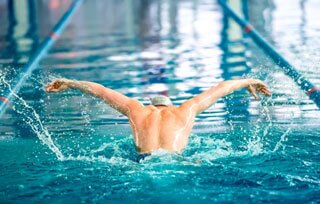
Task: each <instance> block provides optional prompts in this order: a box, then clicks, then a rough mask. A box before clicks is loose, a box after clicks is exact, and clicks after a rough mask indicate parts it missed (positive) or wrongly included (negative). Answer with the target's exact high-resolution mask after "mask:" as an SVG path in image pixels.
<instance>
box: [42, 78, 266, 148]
mask: <svg viewBox="0 0 320 204" xmlns="http://www.w3.org/2000/svg"><path fill="white" fill-rule="evenodd" d="M241 88H247V90H248V91H249V92H250V93H251V94H252V95H253V96H254V98H255V99H258V96H257V92H259V93H262V94H264V95H266V96H270V94H271V93H270V91H269V89H268V87H267V86H266V85H265V84H264V83H263V82H262V81H260V80H257V79H240V80H229V81H224V82H221V83H219V84H218V85H217V86H215V87H212V88H210V89H209V90H207V91H204V92H202V93H200V94H199V95H196V96H195V97H193V98H191V99H189V100H187V101H185V102H184V103H183V104H181V105H180V106H153V105H149V106H144V105H143V104H142V103H140V102H139V101H138V100H136V99H133V98H129V97H127V96H125V95H123V94H121V93H119V92H117V91H114V90H112V89H109V88H106V87H104V86H102V85H100V84H97V83H93V82H88V81H76V80H69V79H56V80H54V81H52V82H51V83H49V84H48V85H47V86H46V91H47V92H60V91H64V90H67V89H78V90H81V91H83V92H85V93H88V94H90V95H92V96H95V97H97V98H100V99H102V100H104V101H105V102H106V103H107V104H108V105H110V106H111V107H112V108H114V109H116V110H118V111H119V112H120V113H122V114H123V115H125V116H127V117H128V119H129V121H130V126H131V129H132V131H133V136H134V142H135V146H136V149H137V151H138V152H139V153H152V152H153V151H155V150H158V149H165V150H167V151H170V152H178V153H180V152H181V151H182V150H183V149H184V148H185V147H186V145H187V144H188V138H189V135H190V132H191V130H192V127H193V125H194V121H195V117H196V116H197V115H198V114H199V113H201V112H202V111H204V110H206V109H207V108H209V107H210V106H211V105H213V104H214V103H215V102H216V101H217V100H218V99H219V98H221V97H223V96H225V95H227V94H229V93H231V92H233V91H234V90H237V89H241Z"/></svg>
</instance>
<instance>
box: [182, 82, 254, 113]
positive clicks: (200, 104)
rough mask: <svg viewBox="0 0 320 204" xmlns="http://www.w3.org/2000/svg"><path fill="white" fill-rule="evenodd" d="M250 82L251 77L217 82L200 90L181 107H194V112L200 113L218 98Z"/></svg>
mask: <svg viewBox="0 0 320 204" xmlns="http://www.w3.org/2000/svg"><path fill="white" fill-rule="evenodd" d="M250 83H251V79H240V80H228V81H223V82H221V83H219V84H218V85H217V86H214V87H212V88H210V89H209V90H207V91H204V92H202V93H201V94H199V95H197V96H196V97H194V98H193V99H190V100H188V101H187V102H185V103H184V104H183V105H182V107H187V108H188V107H193V105H196V106H194V107H195V111H196V114H199V113H201V112H202V111H203V110H205V109H207V108H209V107H210V106H211V105H212V104H213V103H215V102H216V101H217V100H218V99H219V98H221V97H223V96H225V95H228V94H230V93H232V92H233V91H235V90H237V89H240V88H244V87H247V86H248V85H249V84H250Z"/></svg>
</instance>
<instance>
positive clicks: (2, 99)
mask: <svg viewBox="0 0 320 204" xmlns="http://www.w3.org/2000/svg"><path fill="white" fill-rule="evenodd" d="M0 101H3V102H5V103H6V104H9V100H8V99H7V98H5V97H0Z"/></svg>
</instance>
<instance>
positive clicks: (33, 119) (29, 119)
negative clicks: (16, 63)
mask: <svg viewBox="0 0 320 204" xmlns="http://www.w3.org/2000/svg"><path fill="white" fill-rule="evenodd" d="M0 82H2V83H3V84H5V85H6V86H7V87H8V89H9V91H10V92H11V93H12V95H13V96H14V98H15V99H16V100H18V101H19V104H20V105H22V106H23V108H24V109H23V110H21V109H20V108H17V107H16V106H15V105H13V106H12V109H13V110H14V111H15V112H17V113H18V114H20V115H22V116H23V121H24V122H25V123H27V124H28V125H29V126H30V128H31V129H32V130H33V131H34V133H36V135H37V137H38V138H39V139H40V141H41V142H42V143H43V144H45V145H47V146H48V148H49V149H50V150H51V151H52V152H53V153H54V154H55V155H56V157H57V158H58V160H63V159H64V156H63V154H62V152H61V151H60V149H59V148H58V147H57V146H56V145H55V143H54V142H53V140H52V138H51V135H50V133H49V131H48V129H47V128H46V127H45V126H44V125H43V124H42V121H41V119H40V116H39V114H38V113H37V112H36V111H35V110H34V108H33V107H31V106H30V105H29V104H28V103H27V102H26V101H25V100H24V99H23V98H21V97H20V96H18V95H17V94H16V93H14V92H13V91H12V87H11V85H10V84H9V83H8V82H7V81H6V80H5V77H4V76H1V77H0ZM28 113H30V115H29V114H28Z"/></svg>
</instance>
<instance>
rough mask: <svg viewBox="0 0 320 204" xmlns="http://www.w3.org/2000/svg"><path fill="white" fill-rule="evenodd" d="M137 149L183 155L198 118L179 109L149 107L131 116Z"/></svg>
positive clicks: (192, 113) (134, 112) (173, 107)
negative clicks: (182, 151) (181, 153)
mask: <svg viewBox="0 0 320 204" xmlns="http://www.w3.org/2000/svg"><path fill="white" fill-rule="evenodd" d="M128 117H129V120H130V125H131V128H132V130H133V134H134V140H135V145H136V148H137V150H138V151H139V152H141V153H145V152H147V153H151V152H152V151H154V150H157V149H165V150H168V151H173V152H180V151H181V150H182V149H183V148H184V147H185V146H186V145H187V143H188V136H189V134H190V132H191V129H192V127H193V124H194V120H195V114H194V112H191V111H184V110H183V109H181V108H180V107H175V106H169V107H167V106H152V105H150V106H146V107H144V108H143V109H142V110H141V109H140V110H137V111H133V112H132V113H131V114H129V116H128Z"/></svg>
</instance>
